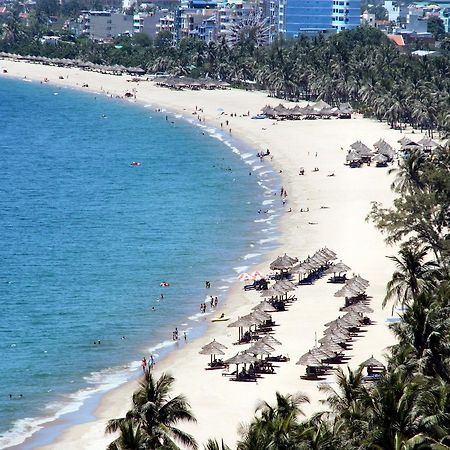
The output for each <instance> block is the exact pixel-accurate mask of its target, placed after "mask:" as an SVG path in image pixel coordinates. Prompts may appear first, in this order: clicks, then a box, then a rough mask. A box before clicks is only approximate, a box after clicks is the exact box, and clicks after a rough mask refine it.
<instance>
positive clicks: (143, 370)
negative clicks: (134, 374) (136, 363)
mask: <svg viewBox="0 0 450 450" xmlns="http://www.w3.org/2000/svg"><path fill="white" fill-rule="evenodd" d="M141 367H142V372H145V369H146V368H147V360H146V359H145V356H144V357H143V358H142V361H141Z"/></svg>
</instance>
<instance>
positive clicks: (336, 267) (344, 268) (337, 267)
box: [326, 261, 350, 273]
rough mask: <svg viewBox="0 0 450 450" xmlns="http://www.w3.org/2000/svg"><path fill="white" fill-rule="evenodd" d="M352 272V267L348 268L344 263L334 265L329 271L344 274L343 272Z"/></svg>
mask: <svg viewBox="0 0 450 450" xmlns="http://www.w3.org/2000/svg"><path fill="white" fill-rule="evenodd" d="M349 270H350V267H348V266H347V265H346V264H344V263H343V262H342V261H340V262H338V263H336V264H333V265H332V266H330V267H329V268H328V269H327V271H326V272H327V273H342V272H348V271H349Z"/></svg>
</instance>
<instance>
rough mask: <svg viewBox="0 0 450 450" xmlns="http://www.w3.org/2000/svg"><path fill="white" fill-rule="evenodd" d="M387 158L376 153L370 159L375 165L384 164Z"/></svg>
mask: <svg viewBox="0 0 450 450" xmlns="http://www.w3.org/2000/svg"><path fill="white" fill-rule="evenodd" d="M387 161H388V158H387V157H386V156H384V155H382V154H381V153H378V155H375V156H374V157H373V158H372V162H374V163H375V164H385V163H387Z"/></svg>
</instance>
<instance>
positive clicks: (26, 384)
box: [0, 79, 276, 448]
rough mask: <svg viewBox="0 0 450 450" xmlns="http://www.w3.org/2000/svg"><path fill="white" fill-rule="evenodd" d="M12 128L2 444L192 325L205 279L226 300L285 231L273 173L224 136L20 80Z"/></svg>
mask: <svg viewBox="0 0 450 450" xmlns="http://www.w3.org/2000/svg"><path fill="white" fill-rule="evenodd" d="M0 121H1V122H0V226H1V228H0V229H1V233H0V261H1V266H0V267H1V271H0V367H1V371H0V372H1V383H0V448H3V447H7V446H9V445H12V444H14V443H20V442H21V441H22V440H23V438H24V437H26V436H27V435H30V434H31V433H33V432H34V431H35V430H36V427H37V426H38V425H39V424H41V423H42V419H43V418H46V417H47V418H54V417H57V416H58V415H60V414H61V413H62V412H65V411H70V410H71V409H74V408H76V407H78V406H80V402H81V401H82V400H83V399H84V398H86V396H88V395H89V394H92V393H94V392H98V391H101V390H104V389H106V388H107V387H112V386H114V385H116V384H118V383H120V382H122V381H123V380H125V379H126V378H129V377H130V374H132V373H133V371H136V367H137V365H138V361H139V360H140V358H141V357H142V356H143V355H146V356H148V355H149V353H150V352H151V351H152V352H153V353H160V350H161V349H162V348H164V347H165V346H169V344H171V341H170V339H171V330H172V329H173V328H174V327H175V326H177V327H178V328H179V330H187V332H188V335H189V334H190V333H195V330H196V329H198V327H199V324H200V323H202V321H198V317H197V316H196V314H197V313H198V305H199V304H200V303H201V302H202V301H203V300H204V298H205V295H206V294H207V293H209V292H206V290H205V288H204V280H210V281H211V282H212V286H213V287H212V289H211V293H212V294H214V295H216V294H218V295H219V296H220V297H221V298H223V297H224V295H225V293H226V289H227V288H228V286H229V282H230V281H231V280H233V279H235V278H236V275H237V272H239V271H240V270H245V266H247V267H248V266H250V265H251V263H253V262H257V261H258V258H259V255H260V254H261V253H262V252H263V251H264V245H265V244H264V243H267V242H271V239H273V238H271V236H272V235H274V236H276V234H274V233H275V232H276V230H275V227H274V222H273V221H272V220H267V215H266V216H265V217H266V219H264V220H267V221H265V222H263V221H260V220H258V219H260V218H261V216H258V214H257V211H258V209H259V208H261V207H262V206H261V205H262V204H264V205H269V204H270V202H271V201H272V200H270V198H271V195H272V194H271V188H272V185H271V184H270V183H271V180H270V179H271V178H273V177H274V174H273V173H271V172H270V168H268V167H264V168H261V167H257V166H259V164H260V163H259V161H256V160H255V158H254V157H253V153H255V151H251V152H250V151H249V150H247V151H246V150H245V149H242V148H239V149H238V148H237V147H236V146H235V145H236V144H233V143H228V144H229V145H228V146H227V145H225V143H224V142H221V141H220V140H219V139H217V138H220V135H219V134H217V132H215V131H214V130H208V129H206V128H204V129H201V128H199V127H198V126H193V125H192V124H189V123H188V122H187V121H186V120H184V119H182V118H175V117H173V116H170V118H169V120H166V119H165V115H164V114H158V113H156V112H155V111H154V107H147V108H144V107H143V106H142V107H138V106H136V105H131V104H129V103H127V102H122V101H116V100H111V99H107V98H105V97H100V96H97V97H96V96H94V95H92V94H86V93H80V92H75V91H71V90H68V89H59V88H55V87H52V86H41V85H39V84H37V83H28V82H25V81H17V80H9V79H0ZM214 133H216V134H215V137H214V136H211V134H214ZM233 145H234V146H233ZM230 147H231V148H230ZM246 152H247V153H246ZM131 161H140V162H141V163H142V164H141V166H140V167H131V166H130V162H131ZM246 163H247V164H246ZM250 170H251V171H253V175H252V176H249V171H250ZM258 172H262V174H263V175H262V176H257V173H258ZM265 172H266V173H265ZM273 182H274V180H272V183H273ZM264 207H265V208H267V206H264ZM255 219H257V222H255ZM274 220H276V219H274ZM272 245H273V242H272ZM249 270H250V269H249ZM161 281H168V282H170V287H169V288H166V289H164V290H162V288H161V287H160V286H159V283H160V282H161ZM161 292H164V294H165V298H164V299H163V300H161V301H158V299H159V297H160V293H161ZM152 307H154V308H155V310H152ZM122 337H125V339H123V338H122ZM97 340H100V341H101V344H100V345H94V341H97ZM10 394H11V395H12V399H11V398H10Z"/></svg>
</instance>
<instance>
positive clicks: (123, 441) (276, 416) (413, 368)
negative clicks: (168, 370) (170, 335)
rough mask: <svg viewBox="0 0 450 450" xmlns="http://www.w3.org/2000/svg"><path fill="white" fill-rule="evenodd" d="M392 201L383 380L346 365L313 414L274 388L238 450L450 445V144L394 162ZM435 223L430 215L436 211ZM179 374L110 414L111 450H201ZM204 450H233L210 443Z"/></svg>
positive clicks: (386, 216)
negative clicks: (388, 336) (396, 318)
mask: <svg viewBox="0 0 450 450" xmlns="http://www.w3.org/2000/svg"><path fill="white" fill-rule="evenodd" d="M392 172H394V175H395V176H394V181H393V183H392V189H393V190H394V191H395V192H396V193H398V194H399V196H398V198H397V199H396V200H395V202H394V205H393V206H392V207H390V208H383V207H382V206H381V205H376V206H374V210H373V211H372V212H371V214H370V216H369V219H370V220H373V221H374V222H375V224H376V225H377V226H378V227H379V228H380V230H381V231H382V232H383V233H384V234H385V236H386V238H387V240H388V241H389V242H396V243H400V250H399V253H398V256H395V257H391V259H392V260H393V261H394V263H395V266H396V269H395V272H394V273H393V276H392V279H391V281H390V282H389V283H388V285H387V290H386V297H385V300H384V306H387V305H388V304H389V305H391V307H392V309H393V310H394V309H395V308H397V311H400V312H399V314H400V315H401V321H400V322H399V323H395V324H393V325H391V329H392V331H393V333H394V334H395V336H396V338H397V344H395V345H394V346H392V347H390V349H389V351H388V354H387V359H388V367H387V370H386V371H385V373H384V374H383V375H382V377H381V379H380V380H379V381H377V382H374V383H365V382H364V377H363V373H362V368H357V369H355V370H351V369H349V368H347V369H346V370H343V369H338V370H337V371H336V383H335V385H334V386H332V385H323V386H321V387H320V389H321V390H322V392H323V393H324V396H325V400H324V401H323V404H324V411H323V412H319V413H317V414H315V415H314V416H313V417H310V418H307V419H305V418H304V417H303V416H304V414H303V412H302V409H301V407H302V404H304V403H305V402H308V398H307V397H306V396H305V395H302V394H293V395H291V394H287V395H282V394H280V393H277V394H276V401H275V404H270V403H267V402H261V404H260V405H259V406H258V408H257V409H256V412H255V417H254V418H253V420H252V421H251V422H250V423H249V424H247V425H246V426H242V428H241V430H240V440H239V441H238V442H237V443H236V444H235V445H234V447H233V448H237V450H262V449H264V450H266V449H267V450H335V449H346V450H369V449H384V450H425V449H431V450H445V449H446V450H449V449H450V276H449V261H450V246H449V242H450V145H447V146H444V147H440V148H438V150H437V151H436V152H434V153H433V154H429V153H425V152H423V151H421V150H418V151H414V152H412V153H411V155H410V156H409V157H407V158H405V159H404V160H401V161H400V162H399V166H398V167H397V168H395V169H392ZM430 217H434V218H435V220H433V221H430V220H429V218H430ZM172 383H173V378H171V377H170V376H168V375H162V377H161V378H160V379H159V380H158V381H155V379H154V378H153V375H152V373H151V372H146V373H145V376H144V379H143V381H142V382H141V387H140V389H139V390H138V391H137V392H136V393H135V394H134V396H133V408H132V409H131V410H130V411H129V412H128V414H127V415H126V417H125V418H122V419H117V420H112V421H110V423H109V425H108V428H107V431H113V432H115V431H120V436H119V437H118V438H117V439H116V440H115V441H114V442H113V443H112V444H111V446H110V449H111V450H132V449H136V450H138V449H178V448H180V447H179V445H181V446H182V448H187V447H188V448H194V449H195V448H198V444H197V443H196V442H195V440H194V439H193V438H192V437H191V436H189V435H188V434H186V433H184V432H182V431H181V430H179V429H178V428H176V425H177V423H178V422H179V421H194V420H195V419H194V417H193V415H192V412H191V411H190V408H189V405H188V403H187V402H186V399H185V398H184V397H183V396H176V397H173V398H171V396H170V388H171V386H172ZM204 448H205V449H206V450H230V448H231V447H228V446H227V444H225V443H224V442H223V441H217V440H210V441H208V442H207V443H206V444H205V445H204Z"/></svg>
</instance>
